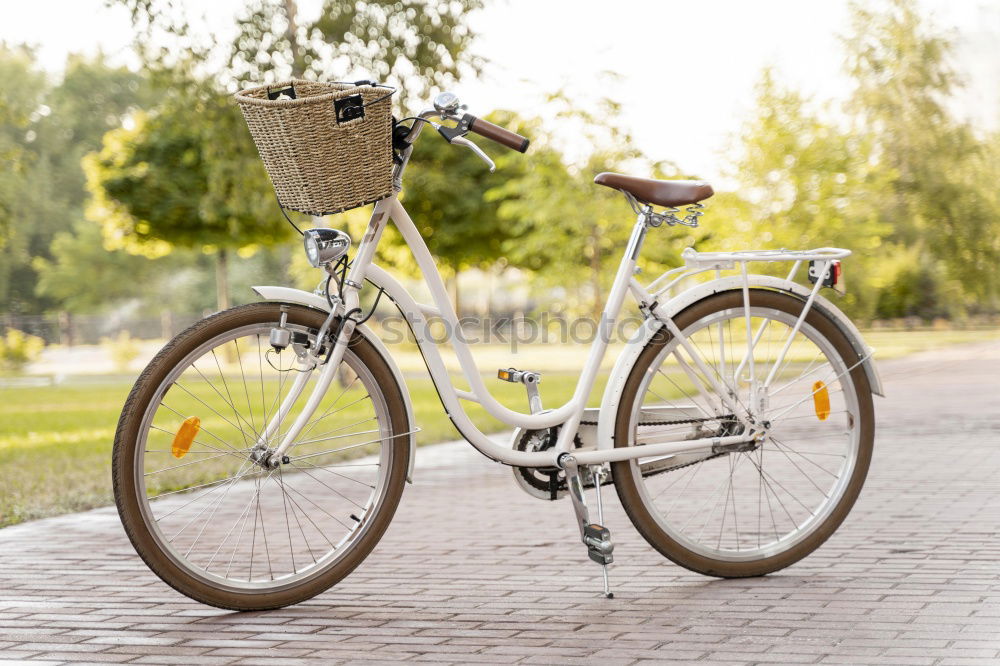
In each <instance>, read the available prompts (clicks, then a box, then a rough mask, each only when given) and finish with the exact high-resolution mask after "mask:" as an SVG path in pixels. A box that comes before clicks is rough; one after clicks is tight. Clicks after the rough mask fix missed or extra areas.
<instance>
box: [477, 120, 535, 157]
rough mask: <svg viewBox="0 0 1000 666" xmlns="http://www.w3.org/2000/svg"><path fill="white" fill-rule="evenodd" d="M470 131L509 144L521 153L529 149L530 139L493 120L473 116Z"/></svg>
mask: <svg viewBox="0 0 1000 666" xmlns="http://www.w3.org/2000/svg"><path fill="white" fill-rule="evenodd" d="M469 131H470V132H475V133H476V134H478V135H479V136H482V137H486V138H487V139H489V140H490V141H496V142H497V143H499V144H500V145H501V146H507V147H508V148H510V149H512V150H516V151H517V152H519V153H523V152H525V151H526V150H528V144H529V143H530V142H529V141H528V139H526V138H525V137H523V136H521V135H520V134H516V133H514V132H511V131H510V130H508V129H504V128H503V127H500V126H499V125H494V124H493V123H491V122H488V121H486V120H483V119H482V118H476V117H473V118H472V123H470V124H469Z"/></svg>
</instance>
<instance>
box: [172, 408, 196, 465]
mask: <svg viewBox="0 0 1000 666" xmlns="http://www.w3.org/2000/svg"><path fill="white" fill-rule="evenodd" d="M199 430H201V419H199V418H198V417H197V416H189V417H187V418H186V419H184V423H182V424H181V427H180V428H178V429H177V434H176V435H174V443H173V444H172V445H171V447H170V453H172V454H173V456H174V458H183V457H184V456H186V455H187V452H188V451H190V450H191V442H193V441H194V438H195V437H197V436H198V431H199Z"/></svg>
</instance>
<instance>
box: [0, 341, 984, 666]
mask: <svg viewBox="0 0 1000 666" xmlns="http://www.w3.org/2000/svg"><path fill="white" fill-rule="evenodd" d="M881 369H882V372H883V377H884V379H885V383H886V388H887V390H888V391H889V394H890V397H889V398H888V399H887V400H879V401H878V402H877V403H876V407H877V409H878V415H879V431H878V438H877V441H876V453H875V460H874V463H873V467H872V472H871V474H870V476H869V478H868V483H867V485H866V487H865V490H864V492H863V493H862V496H861V499H860V501H859V503H858V505H857V506H856V507H855V509H854V512H853V513H852V514H851V516H850V517H849V518H848V519H847V522H846V523H845V524H844V526H843V527H842V528H841V529H840V531H839V532H838V533H837V534H836V535H834V537H833V538H832V539H831V540H830V541H829V542H828V543H827V544H826V545H825V546H824V547H823V548H821V549H820V550H819V551H817V552H816V553H814V554H813V555H812V556H810V557H809V558H807V559H806V560H804V561H803V562H801V563H799V564H798V565H796V566H793V567H791V568H789V569H786V570H784V571H782V572H780V573H778V574H774V575H771V576H768V577H766V578H760V579H745V580H738V581H722V580H714V579H709V578H704V577H701V576H698V575H696V574H691V573H688V572H686V571H684V570H682V569H680V568H678V567H676V566H674V565H672V564H670V563H669V562H667V561H665V560H663V559H662V558H660V557H659V555H657V554H656V553H655V552H654V551H653V550H652V549H651V548H649V547H648V546H647V545H646V544H645V542H643V541H642V540H641V538H640V537H638V536H637V535H636V533H635V532H634V531H633V530H632V528H631V526H630V525H629V524H628V522H627V521H626V518H625V516H624V514H623V513H622V511H621V509H620V507H619V506H618V505H617V498H615V497H614V493H613V492H611V493H606V495H605V497H606V498H608V499H609V504H610V505H611V510H610V512H609V513H610V517H609V519H608V524H609V526H610V527H611V528H612V530H613V531H614V533H615V536H616V541H617V543H618V546H617V549H616V551H615V557H616V560H617V563H616V564H615V565H614V566H613V568H612V583H613V586H614V590H615V593H616V597H615V599H613V600H606V599H603V598H601V597H600V596H599V595H598V594H597V592H598V586H599V578H598V573H599V569H598V568H597V566H596V565H593V564H591V563H590V562H589V561H588V560H586V555H585V553H584V551H583V548H582V547H581V546H580V544H579V542H578V537H577V533H576V527H575V526H574V524H573V522H572V518H571V513H572V510H571V507H570V505H569V503H568V501H562V502H559V503H556V504H547V503H543V502H540V501H538V500H535V499H532V498H530V497H528V496H527V495H525V494H523V493H522V492H521V491H519V490H517V489H516V488H515V487H514V486H513V484H512V482H511V479H510V472H509V470H507V469H506V468H501V467H499V466H495V465H493V464H492V463H489V462H488V461H486V460H485V459H483V458H479V457H478V455H477V454H475V453H471V454H470V453H466V451H465V449H464V448H460V447H457V446H455V445H445V446H442V447H436V448H434V449H425V450H420V451H418V454H417V455H418V457H417V460H418V470H417V474H416V483H415V485H413V486H410V487H408V488H407V490H406V492H405V494H404V496H403V505H402V507H401V509H400V511H399V513H398V514H397V517H396V521H395V522H394V523H393V525H392V527H391V528H390V529H389V532H388V534H387V535H386V538H385V539H384V540H383V541H382V543H381V544H380V545H379V547H378V548H377V549H376V551H375V553H374V554H373V555H372V556H371V557H370V558H369V559H368V560H367V561H366V562H365V563H364V564H363V565H362V566H361V567H360V568H359V569H358V570H357V571H356V572H355V573H354V574H353V575H351V576H350V577H349V578H348V579H347V580H346V581H344V582H343V583H342V584H341V585H340V586H338V587H337V588H335V589H334V590H331V591H330V592H327V593H326V594H323V595H321V596H320V597H319V598H317V599H314V600H313V601H311V602H309V603H305V604H302V605H300V606H297V607H294V608H288V609H285V610H281V611H272V612H267V613H246V614H236V613H229V612H224V611H219V610H215V609H211V608H207V607H204V606H200V605H198V604H195V603H193V602H190V601H188V600H187V599H186V598H184V597H181V596H179V595H178V594H176V593H175V592H173V591H172V590H171V589H169V588H167V587H166V586H165V585H163V584H162V583H160V582H159V580H157V579H156V578H155V577H154V576H153V575H152V574H151V573H149V572H148V571H147V570H146V569H145V568H144V566H143V565H142V563H141V562H140V561H139V559H138V558H137V557H136V556H135V554H134V553H133V551H132V548H131V546H130V545H129V544H128V543H127V541H126V539H125V537H124V534H123V533H122V530H121V528H120V526H119V524H118V519H117V515H116V514H115V513H114V510H113V509H102V510H98V511H93V512H90V513H86V514H80V515H74V516H66V517H62V518H55V519H50V520H43V521H38V522H35V523H29V524H25V525H20V526H16V527H12V528H8V529H5V530H3V531H0V660H3V659H13V660H27V661H29V662H31V663H32V664H35V663H39V661H41V660H48V661H51V662H72V663H78V662H129V663H144V664H145V663H156V664H170V663H176V664H227V663H244V664H258V663H259V664H267V665H269V666H280V665H281V664H292V663H308V664H320V663H324V664H325V663H332V662H337V661H348V660H360V659H372V660H380V661H384V662H396V661H404V660H408V661H431V662H456V663H469V662H493V663H513V662H518V663H525V664H528V663H532V664H534V663H597V662H599V663H602V664H618V663H621V664H625V663H633V662H637V661H643V660H654V661H669V660H676V661H681V662H693V661H698V662H705V663H713V664H715V663H775V662H787V663H796V664H805V663H820V664H835V663H852V664H854V663H863V664H942V665H943V664H998V663H1000V343H991V344H987V345H978V346H975V347H965V348H957V349H953V350H949V351H945V352H937V353H933V354H924V355H922V356H915V357H911V358H909V359H904V360H899V361H895V362H888V363H884V364H882V366H881ZM487 508H488V509H489V510H487ZM535 521H539V522H537V523H536V522H535ZM500 535H504V537H505V538H506V539H507V540H509V541H512V542H513V543H511V544H509V545H504V544H501V543H499V538H500Z"/></svg>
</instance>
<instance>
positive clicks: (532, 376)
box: [497, 368, 542, 414]
mask: <svg viewBox="0 0 1000 666" xmlns="http://www.w3.org/2000/svg"><path fill="white" fill-rule="evenodd" d="M497 379H502V380H503V381H505V382H511V383H512V384H517V383H521V384H524V388H525V389H527V391H528V407H529V408H530V409H531V413H532V414H538V413H539V412H541V411H542V398H541V396H540V395H539V394H538V384H539V383H540V382H541V381H542V375H541V374H539V373H537V372H534V371H532V370H517V369H515V368H507V369H503V368H500V369H499V370H497Z"/></svg>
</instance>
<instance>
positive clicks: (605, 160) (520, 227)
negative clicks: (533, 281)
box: [487, 94, 678, 318]
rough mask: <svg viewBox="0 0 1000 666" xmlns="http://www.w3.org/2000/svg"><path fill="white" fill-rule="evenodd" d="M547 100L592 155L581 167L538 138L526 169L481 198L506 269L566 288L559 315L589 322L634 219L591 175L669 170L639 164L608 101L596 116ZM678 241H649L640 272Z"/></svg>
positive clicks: (556, 98)
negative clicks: (497, 225)
mask: <svg viewBox="0 0 1000 666" xmlns="http://www.w3.org/2000/svg"><path fill="white" fill-rule="evenodd" d="M549 102H550V104H553V105H558V106H561V107H562V110H561V111H560V113H559V114H558V118H559V119H560V121H561V122H565V123H574V124H575V125H577V126H578V127H579V130H578V134H579V135H580V136H582V137H584V138H585V141H586V143H587V144H588V145H589V146H591V147H592V152H591V153H590V154H589V156H588V157H587V158H586V160H585V161H584V162H583V163H581V164H569V163H567V160H566V159H565V158H564V157H563V155H562V154H561V153H560V152H559V151H558V150H556V149H555V148H554V147H553V146H551V145H548V144H546V142H545V141H544V135H542V136H541V137H539V138H541V139H543V140H542V141H536V142H535V143H534V144H533V146H532V149H531V155H530V157H529V159H530V167H529V168H522V169H521V170H520V172H516V173H513V174H510V175H507V174H505V182H504V183H503V184H502V185H500V186H498V187H496V188H493V189H491V190H490V191H489V192H488V193H487V197H488V198H489V199H490V200H491V201H494V202H496V203H497V204H498V214H499V217H500V219H501V220H502V221H503V222H504V223H505V224H506V225H508V226H509V229H510V231H509V234H508V236H509V237H508V238H507V240H506V241H505V242H504V253H505V255H506V256H507V257H508V258H509V260H510V262H511V264H512V265H515V266H519V267H523V268H527V269H529V270H532V271H535V272H536V273H537V276H538V282H539V283H540V284H544V285H546V286H550V287H551V286H559V287H563V288H567V287H568V291H567V292H566V293H565V295H564V297H563V299H562V300H563V302H562V306H561V308H560V309H568V310H572V311H585V312H589V313H590V314H591V315H592V316H594V317H595V318H596V317H597V316H599V315H600V310H601V306H602V305H603V301H604V297H603V291H602V289H603V288H604V287H605V286H607V285H608V284H609V283H610V282H611V280H612V278H613V276H614V273H615V271H616V269H617V267H618V258H619V257H620V256H621V253H622V250H623V248H624V247H625V245H626V243H627V240H628V237H629V234H630V233H631V230H632V224H633V221H634V216H633V215H632V213H631V212H630V210H629V207H628V204H627V203H626V201H625V199H624V197H623V196H622V195H621V194H620V193H619V192H616V191H614V190H610V189H608V188H604V187H599V186H597V185H594V183H593V177H594V176H595V175H596V174H597V173H599V172H601V171H614V170H621V169H628V168H629V167H631V168H633V169H635V168H641V169H643V170H647V171H648V172H652V173H653V174H657V173H660V174H663V170H664V169H671V170H672V168H671V167H670V165H666V164H663V163H654V164H651V165H650V164H648V162H645V161H643V160H640V159H639V158H640V156H641V154H640V152H639V151H638V149H637V148H636V147H635V145H634V143H633V141H632V138H631V136H630V135H629V134H628V133H627V132H625V131H623V130H622V129H620V128H618V127H617V126H616V125H615V124H614V123H613V122H612V120H611V119H613V118H615V117H617V116H618V115H619V113H620V108H619V107H618V106H617V105H616V104H615V103H613V102H612V101H611V100H602V102H601V104H600V106H599V107H598V109H597V112H596V113H590V112H588V111H586V110H581V109H578V108H575V107H574V105H573V104H572V103H571V102H570V101H569V100H568V99H566V98H565V97H564V96H562V95H561V94H557V95H553V96H552V97H551V98H550V100H549ZM534 126H535V127H536V128H537V123H535V124H534ZM537 133H538V134H542V133H541V132H537ZM532 138H533V139H534V138H535V137H532ZM637 163H638V164H637ZM677 243H678V240H677V237H676V236H675V237H674V239H673V240H671V239H664V238H662V237H661V238H657V239H655V240H653V241H652V242H650V243H648V244H647V246H646V251H645V252H644V258H643V262H644V264H645V266H646V267H647V268H655V267H658V266H661V265H662V264H663V263H664V262H665V261H669V260H670V259H671V258H672V257H675V256H676V250H677V249H678V248H677ZM571 285H572V286H571Z"/></svg>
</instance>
